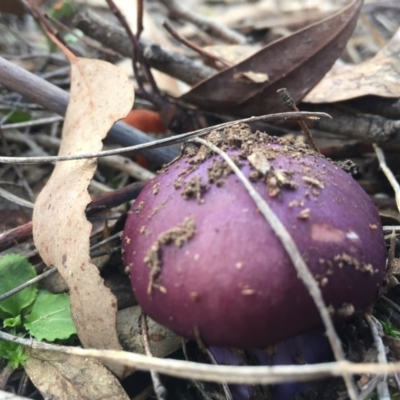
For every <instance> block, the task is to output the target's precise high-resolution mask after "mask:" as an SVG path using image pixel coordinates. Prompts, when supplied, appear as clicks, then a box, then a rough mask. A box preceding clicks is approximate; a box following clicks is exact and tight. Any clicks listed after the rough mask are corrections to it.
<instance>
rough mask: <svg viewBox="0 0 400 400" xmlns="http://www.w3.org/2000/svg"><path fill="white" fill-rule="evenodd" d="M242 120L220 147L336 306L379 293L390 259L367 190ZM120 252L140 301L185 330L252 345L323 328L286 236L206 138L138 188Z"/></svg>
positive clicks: (359, 305)
mask: <svg viewBox="0 0 400 400" xmlns="http://www.w3.org/2000/svg"><path fill="white" fill-rule="evenodd" d="M240 129H241V130H242V131H243V132H242V133H244V135H245V138H244V139H238V138H237V132H236V133H235V132H231V131H229V130H228V131H227V130H226V131H225V136H226V138H227V141H226V142H225V143H223V144H222V146H223V147H224V149H225V150H226V151H227V152H228V154H230V155H231V156H232V157H233V158H234V160H235V162H236V163H237V164H239V165H240V167H241V170H242V172H243V173H244V174H245V175H246V176H247V177H249V178H250V179H251V181H252V183H253V185H254V187H255V188H256V190H257V191H258V192H259V193H260V195H261V196H262V197H263V198H264V200H265V201H266V202H267V203H268V204H269V206H270V207H271V209H272V210H273V211H274V213H275V214H276V215H277V217H278V218H279V219H280V220H281V221H282V223H283V224H284V226H285V227H286V229H287V230H288V231H289V233H290V235H291V236H292V237H293V239H294V241H295V243H296V244H297V247H298V249H299V250H300V252H301V254H302V256H303V258H304V260H305V261H306V263H307V265H308V267H309V269H310V270H311V272H312V274H313V276H314V277H315V279H316V280H317V282H318V283H319V286H320V289H321V291H322V293H323V297H324V300H325V302H326V304H327V305H328V306H329V307H330V308H331V310H332V313H333V316H334V317H335V318H342V317H346V316H349V315H350V314H352V313H354V312H357V311H359V310H363V309H364V308H365V307H367V306H368V305H370V304H371V303H372V302H373V301H374V300H375V299H376V297H377V295H378V291H379V288H380V286H381V284H382V281H383V278H384V275H385V260H386V250H385V243H384V238H383V234H382V228H381V225H380V221H379V216H378V212H377V210H376V208H375V206H374V205H373V203H372V202H371V200H370V199H369V197H368V195H367V194H366V193H365V192H364V191H363V189H362V188H361V187H360V186H359V185H358V183H357V182H356V181H355V180H353V178H352V177H351V176H349V175H348V174H347V173H346V172H344V171H343V170H342V169H340V168H339V167H337V166H336V165H334V164H333V163H332V162H330V161H329V160H326V159H324V158H322V157H320V156H319V155H318V154H315V153H313V152H312V151H311V150H308V149H307V148H306V146H301V145H300V146H298V145H295V144H293V143H292V142H289V141H284V140H282V139H277V138H271V137H268V136H267V135H265V134H262V133H256V134H250V133H249V132H248V131H246V129H247V128H243V127H241V128H240ZM246 135H247V136H246ZM215 143H217V144H219V142H218V140H217V141H215ZM220 145H221V144H220ZM123 256H124V261H125V265H126V267H127V268H129V269H130V271H131V281H132V287H133V290H134V292H135V296H136V298H137V300H138V302H139V304H140V305H141V306H142V308H143V310H144V311H145V312H146V313H147V314H148V315H149V316H150V317H151V318H153V319H154V320H156V321H158V322H159V323H160V324H162V325H164V326H166V327H168V328H170V329H171V330H173V331H175V332H177V333H178V334H180V335H182V336H184V337H186V338H190V339H201V340H202V341H203V342H204V343H205V344H207V345H215V346H227V347H237V348H257V347H264V346H266V345H269V344H273V343H276V342H278V341H280V340H282V339H285V338H289V337H293V336H295V335H297V334H299V333H302V332H307V331H310V330H313V329H316V328H319V327H322V322H321V318H320V316H319V313H318V311H317V309H316V307H315V305H314V302H313V300H312V299H311V297H310V294H309V293H308V290H307V289H306V288H305V287H304V284H303V283H302V281H301V280H300V279H299V278H298V276H297V272H296V270H295V268H294V266H293V264H292V262H291V260H290V258H289V256H288V254H287V253H286V251H285V250H284V249H283V247H282V244H281V242H280V241H279V240H278V238H277V237H276V235H275V233H274V232H273V230H272V229H271V227H270V226H269V224H268V223H267V222H266V220H265V219H264V217H263V216H262V214H261V213H260V211H259V210H258V208H257V206H256V205H255V204H254V202H253V200H252V199H251V198H250V196H249V194H248V192H247V191H246V189H245V188H244V186H243V184H242V183H240V182H239V180H238V178H237V177H236V176H235V174H233V173H230V171H229V168H228V167H227V166H226V164H225V163H224V162H223V161H222V159H221V157H220V156H217V155H214V154H209V152H208V151H207V150H206V149H205V148H200V149H193V147H192V148H189V149H187V150H186V153H184V155H183V156H182V157H181V158H180V159H179V160H177V161H175V162H174V163H172V164H171V165H169V166H168V167H166V168H165V170H164V171H163V172H161V173H160V174H159V175H158V176H157V177H156V178H155V179H154V180H153V181H152V182H151V183H149V184H148V185H147V186H146V187H145V188H144V189H143V191H142V192H141V194H140V195H139V197H138V198H137V200H136V202H135V204H134V205H133V207H132V209H131V211H130V215H129V216H128V220H127V223H126V226H125V230H124V234H123Z"/></svg>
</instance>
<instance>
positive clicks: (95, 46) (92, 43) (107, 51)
mask: <svg viewBox="0 0 400 400" xmlns="http://www.w3.org/2000/svg"><path fill="white" fill-rule="evenodd" d="M46 17H47V18H48V19H49V20H50V21H51V22H52V23H53V24H54V25H57V26H58V27H59V28H60V29H63V30H65V31H66V32H68V33H69V34H70V35H72V36H74V37H75V38H77V39H78V40H81V41H82V42H83V43H85V44H86V45H87V46H89V47H91V48H93V49H95V50H97V51H100V52H102V53H105V54H108V55H110V56H114V57H119V56H120V54H119V53H117V52H116V51H114V50H111V49H106V48H104V47H102V46H99V45H98V44H97V43H96V42H95V41H94V40H91V39H88V38H86V37H82V36H81V35H78V34H77V33H76V32H75V31H74V30H73V29H71V28H70V27H69V26H67V25H65V24H63V23H62V22H61V21H59V20H58V19H56V18H53V17H52V16H50V15H46Z"/></svg>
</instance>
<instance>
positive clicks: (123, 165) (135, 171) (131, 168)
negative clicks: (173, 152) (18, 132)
mask: <svg viewBox="0 0 400 400" xmlns="http://www.w3.org/2000/svg"><path fill="white" fill-rule="evenodd" d="M24 137H25V138H26V137H28V138H30V137H31V136H30V135H24ZM35 140H36V142H37V143H39V144H40V145H42V146H44V147H51V148H56V149H58V148H59V147H60V144H61V139H59V138H57V137H53V136H49V135H45V134H41V133H37V134H35ZM98 163H99V164H100V165H108V166H109V167H111V168H115V169H117V170H119V171H122V172H124V173H126V174H128V175H129V176H131V177H133V178H135V179H138V180H140V181H146V180H150V179H153V178H154V176H155V174H154V173H153V172H151V171H149V170H148V169H146V168H143V167H142V166H140V165H139V164H137V163H135V162H134V161H132V160H131V159H130V158H127V157H122V156H109V157H104V158H100V159H99V160H98Z"/></svg>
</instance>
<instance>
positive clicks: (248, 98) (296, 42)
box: [181, 0, 362, 116]
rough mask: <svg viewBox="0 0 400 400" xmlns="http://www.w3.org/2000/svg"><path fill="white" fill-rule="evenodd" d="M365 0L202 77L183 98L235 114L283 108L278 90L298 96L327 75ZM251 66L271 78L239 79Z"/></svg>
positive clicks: (257, 112)
mask: <svg viewBox="0 0 400 400" xmlns="http://www.w3.org/2000/svg"><path fill="white" fill-rule="evenodd" d="M361 5H362V0H355V1H353V2H352V3H351V4H350V5H348V6H347V7H345V8H344V9H342V10H341V11H339V12H338V13H336V14H334V15H332V16H330V17H328V18H325V19H323V20H322V21H320V22H317V23H315V24H312V25H310V26H308V27H306V28H304V29H301V30H299V31H297V32H295V33H294V34H292V35H290V36H287V37H284V38H282V39H279V40H277V41H275V42H273V43H271V44H269V45H267V46H266V47H264V48H263V49H261V50H260V51H258V52H257V53H256V54H254V55H253V56H251V57H249V58H247V59H246V60H244V61H242V62H240V63H238V64H236V65H235V66H233V67H231V68H227V69H225V70H223V71H221V72H220V73H218V74H216V75H214V76H213V77H211V78H210V79H207V80H205V81H203V82H200V83H199V84H198V85H197V86H195V87H194V88H193V89H192V90H190V91H189V92H188V93H186V94H184V95H183V96H181V100H183V101H186V102H189V103H192V104H194V105H197V106H199V107H202V108H204V109H206V110H213V111H214V112H223V113H226V114H231V115H236V116H249V115H261V114H266V113H271V112H278V111H282V110H283V108H284V106H283V105H282V104H281V102H280V101H279V99H278V96H277V94H276V91H277V90H278V89H279V88H282V87H286V88H287V89H288V90H289V92H290V94H291V95H292V97H293V99H294V100H295V101H296V102H298V101H300V100H301V99H302V98H303V97H304V96H305V95H306V94H307V93H308V92H309V91H310V90H311V89H312V88H313V87H314V86H315V85H316V84H317V83H318V82H319V81H320V80H321V79H322V78H323V76H324V75H325V74H326V73H327V72H328V71H329V69H330V68H331V66H332V65H333V63H334V62H335V60H336V59H337V58H338V57H339V56H340V54H341V53H342V51H343V49H344V47H345V45H346V43H347V40H348V39H349V37H350V36H351V34H352V32H353V30H354V27H355V25H356V22H357V18H358V15H359V13H360V9H361ZM249 72H252V73H255V74H266V76H268V79H265V80H263V79H261V80H260V81H259V82H257V80H256V81H253V80H249V79H237V76H238V74H244V73H247V74H248V73H249ZM235 77H236V79H235Z"/></svg>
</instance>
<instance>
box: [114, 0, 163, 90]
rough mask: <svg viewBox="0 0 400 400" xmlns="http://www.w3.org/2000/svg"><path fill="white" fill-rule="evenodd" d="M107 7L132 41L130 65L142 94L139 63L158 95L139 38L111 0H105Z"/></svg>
mask: <svg viewBox="0 0 400 400" xmlns="http://www.w3.org/2000/svg"><path fill="white" fill-rule="evenodd" d="M106 2H107V4H108V7H109V8H110V10H111V12H112V13H113V14H114V15H115V16H116V17H117V19H118V20H119V22H120V23H121V25H122V26H123V28H124V29H125V32H126V34H127V35H128V37H129V40H130V41H131V43H132V53H131V59H132V66H133V71H134V74H135V78H136V81H137V83H138V85H139V88H140V89H141V93H142V94H143V95H144V94H146V93H147V92H146V90H145V89H144V82H143V80H142V78H141V75H140V73H139V63H140V65H141V66H142V68H143V72H144V74H145V76H146V78H147V81H148V82H149V83H150V86H151V88H152V91H153V93H154V94H156V95H159V94H160V91H159V90H158V86H157V83H156V81H155V79H154V77H153V74H152V72H151V70H150V68H149V67H148V65H147V62H146V60H145V59H144V57H143V52H142V49H141V47H140V44H139V39H138V38H137V37H136V36H135V35H134V34H133V32H132V30H131V28H130V26H129V24H128V22H127V20H126V18H125V17H124V15H123V14H122V13H121V11H120V10H119V8H118V7H117V6H116V4H115V3H114V1H113V0H106Z"/></svg>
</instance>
